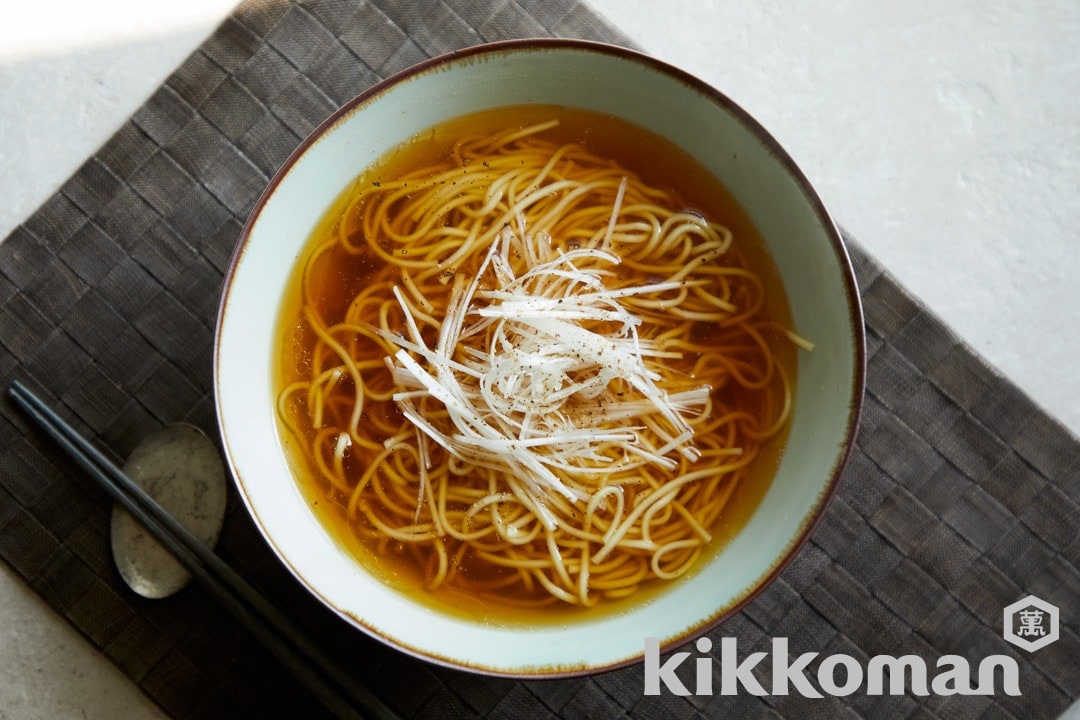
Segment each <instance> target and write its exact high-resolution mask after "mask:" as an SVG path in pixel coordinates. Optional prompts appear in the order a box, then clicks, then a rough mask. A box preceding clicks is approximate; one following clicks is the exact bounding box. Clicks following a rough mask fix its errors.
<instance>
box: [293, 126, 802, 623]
mask: <svg viewBox="0 0 1080 720" xmlns="http://www.w3.org/2000/svg"><path fill="white" fill-rule="evenodd" d="M543 110H544V109H543V108H536V109H532V110H528V111H526V110H521V111H519V115H518V116H513V117H514V119H515V120H516V122H510V123H508V124H507V127H508V128H509V129H504V130H494V131H490V132H489V131H487V130H486V128H485V130H484V131H482V132H469V129H470V128H473V127H482V126H484V124H485V123H484V122H482V121H481V120H483V118H475V119H474V121H473V122H471V123H469V122H458V123H454V124H451V125H450V126H448V128H444V129H443V130H442V131H440V132H432V133H431V134H430V136H425V137H421V138H418V139H417V140H415V141H414V142H413V143H411V144H410V146H409V147H406V148H404V149H402V150H401V151H399V153H398V154H397V155H396V156H392V157H390V158H388V159H387V160H384V161H383V162H382V163H381V164H380V165H378V166H377V167H376V168H374V169H372V170H371V171H368V172H366V173H365V174H364V175H363V176H361V177H360V178H359V179H358V180H357V181H356V182H355V183H354V185H353V186H352V187H351V188H350V189H349V190H348V191H347V192H346V193H345V194H344V195H343V196H342V198H341V199H340V200H339V202H338V203H337V204H336V205H335V207H334V210H333V211H332V212H331V214H330V215H329V216H328V218H327V220H326V222H324V223H323V226H322V227H321V229H320V232H318V233H316V234H315V236H314V238H313V239H312V241H311V244H310V247H309V249H308V251H307V252H306V254H305V255H304V256H303V257H302V259H301V261H300V263H299V265H298V270H297V272H296V280H295V284H296V292H295V298H294V302H293V303H291V305H290V306H289V307H290V309H289V310H288V311H287V312H286V313H285V318H284V321H283V325H282V326H283V328H284V330H283V334H284V338H283V361H282V368H283V369H282V373H281V375H282V378H281V383H282V385H281V387H280V388H279V393H278V414H279V417H280V420H281V423H282V424H283V426H284V435H285V437H286V442H287V444H288V445H289V447H290V454H291V456H293V457H294V459H295V458H297V457H299V458H301V460H300V461H299V462H297V463H296V464H297V465H298V466H299V467H300V470H299V471H298V472H299V474H301V475H306V476H307V477H308V480H309V481H310V483H311V484H312V486H313V487H316V488H318V491H317V492H316V493H315V494H314V495H313V497H315V498H316V500H315V502H318V498H323V499H324V500H326V501H329V502H327V503H324V504H328V505H330V506H332V509H330V510H326V511H325V512H324V513H323V516H324V517H327V518H332V519H331V520H328V522H332V523H338V524H340V525H341V526H342V527H344V528H346V530H345V534H347V535H349V536H350V537H351V538H352V539H353V540H354V541H355V545H356V547H358V548H359V550H358V553H359V554H360V555H361V556H365V557H366V559H365V558H362V559H363V561H364V563H365V565H367V566H368V567H382V568H383V570H382V574H384V575H385V576H387V577H390V578H399V579H400V578H402V577H411V578H413V579H414V581H415V582H416V584H419V585H422V587H423V588H424V590H425V591H426V592H432V593H439V592H451V593H455V594H459V595H469V596H473V597H478V598H482V599H484V600H485V601H492V602H497V603H508V604H512V605H522V606H548V605H574V606H582V607H591V606H593V605H595V604H597V603H599V602H605V601H615V600H618V599H619V598H625V597H628V596H631V595H633V594H634V593H636V592H637V591H638V590H639V589H640V588H642V587H643V586H647V585H650V584H653V583H658V582H663V581H669V580H672V579H675V578H678V577H680V576H682V575H684V574H686V573H688V572H690V571H691V569H692V568H693V567H694V566H695V564H696V563H697V562H698V561H699V559H700V558H701V557H702V555H703V553H706V552H707V551H708V550H709V548H710V547H711V546H712V545H713V544H714V543H713V537H714V533H716V531H717V528H718V527H719V526H720V525H721V524H722V523H721V519H722V518H723V516H725V513H726V507H728V505H729V501H730V500H731V498H732V496H733V493H735V492H736V490H737V489H739V488H740V486H741V485H743V484H746V483H748V482H750V479H749V478H751V476H752V475H753V473H754V471H753V470H752V468H753V467H754V465H755V460H756V459H758V457H759V455H760V454H761V453H762V450H763V447H764V446H765V445H766V444H767V443H769V442H770V441H771V440H772V439H774V438H777V437H780V436H782V435H783V432H784V429H785V426H786V423H787V420H788V418H789V416H790V412H791V397H792V383H793V381H794V377H793V376H792V375H793V370H792V367H793V365H792V364H791V363H790V362H787V363H785V362H781V361H780V360H779V359H778V358H780V356H781V355H783V352H781V351H778V350H777V347H778V346H780V345H785V346H786V347H787V348H788V349H790V348H791V346H792V343H795V344H800V345H804V346H808V343H806V341H803V340H801V339H800V338H799V337H798V336H797V335H795V334H794V333H792V332H789V331H788V330H787V329H786V327H785V326H784V325H782V324H780V323H778V322H777V321H775V320H774V319H773V318H774V315H775V313H773V312H770V310H769V302H768V298H767V295H768V292H767V289H768V288H773V287H775V285H770V283H768V282H766V281H765V280H763V278H762V277H761V276H760V275H759V273H758V272H757V271H755V270H754V269H753V268H752V267H751V266H750V264H749V263H748V262H747V256H746V252H744V245H745V243H746V242H747V241H745V240H744V239H743V238H740V237H736V236H735V234H734V233H733V232H732V230H731V229H729V227H728V226H726V225H724V224H721V223H720V222H718V221H717V220H715V219H713V218H712V217H709V216H707V215H706V214H703V213H702V211H701V210H698V209H696V208H692V207H690V206H688V205H687V203H686V201H685V200H684V199H682V197H681V196H680V195H679V194H678V193H677V192H676V191H675V190H673V189H669V188H665V187H662V186H661V185H659V184H650V183H649V182H646V181H644V180H643V179H642V177H641V176H639V174H638V173H637V172H635V171H633V170H632V169H630V168H629V167H627V166H625V165H624V164H623V163H621V162H619V161H616V160H614V159H612V157H610V156H608V155H605V154H600V153H599V152H597V151H596V150H594V149H592V148H591V147H590V146H589V145H588V143H587V142H584V141H582V140H581V138H580V137H579V138H577V139H574V138H568V137H567V135H568V134H571V135H572V134H573V133H570V132H569V130H568V127H567V126H568V125H569V126H571V127H579V126H584V127H589V126H590V123H594V122H598V119H597V118H598V117H599V116H596V117H593V116H591V115H590V114H585V113H570V114H568V113H567V112H566V111H563V112H561V113H557V112H555V111H552V113H551V114H553V115H555V116H556V118H555V119H551V120H535V121H533V120H532V118H533V117H534V116H537V115H542V113H543ZM489 115H491V114H490V113H489ZM494 117H496V118H497V117H498V115H497V114H496V115H495V116H494ZM491 123H492V120H491V117H488V118H487V125H488V126H490V125H491ZM578 135H579V136H581V135H586V136H587V135H588V133H587V132H584V133H582V132H578ZM775 304H776V303H775V302H774V303H773V305H775ZM758 474H762V473H760V472H759V473H758ZM767 480H768V478H765V482H766V483H767ZM759 494H760V493H759ZM333 518H336V519H333ZM387 568H389V569H387Z"/></svg>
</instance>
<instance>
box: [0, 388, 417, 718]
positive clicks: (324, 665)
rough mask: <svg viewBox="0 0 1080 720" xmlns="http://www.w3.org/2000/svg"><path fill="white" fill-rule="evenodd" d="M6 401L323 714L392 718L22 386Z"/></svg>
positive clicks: (178, 524) (375, 700)
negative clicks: (245, 632)
mask: <svg viewBox="0 0 1080 720" xmlns="http://www.w3.org/2000/svg"><path fill="white" fill-rule="evenodd" d="M8 394H9V395H10V396H11V398H12V400H14V401H15V403H16V404H17V405H19V407H21V408H22V409H23V410H24V411H25V412H26V413H27V414H28V415H29V416H30V417H31V419H33V420H34V421H35V422H36V423H37V424H38V425H39V426H41V428H42V429H43V430H44V431H45V432H46V433H47V434H48V435H49V436H50V437H51V438H52V439H53V440H54V441H55V442H56V443H57V444H58V445H60V447H61V448H63V450H64V451H65V452H66V453H67V454H68V456H70V457H71V458H72V459H73V460H74V461H75V462H76V463H77V464H78V465H79V466H80V467H81V468H82V469H83V470H85V471H86V472H87V473H88V474H89V475H90V476H91V477H92V478H93V479H94V480H95V481H97V482H98V484H100V485H101V486H102V488H104V489H105V491H106V492H107V493H108V494H109V495H110V496H111V497H112V498H113V500H115V501H116V502H117V503H119V504H120V505H121V506H122V507H123V508H124V509H125V510H127V511H128V512H129V513H131V515H132V516H133V517H134V518H135V519H136V520H138V521H139V522H140V523H142V524H143V525H144V526H145V527H146V529H147V530H148V531H150V533H151V534H152V535H153V536H154V537H155V538H157V539H158V541H159V542H160V543H161V544H162V545H163V546H164V547H165V548H166V549H168V550H169V552H170V553H171V554H172V555H173V556H175V557H176V559H177V560H178V561H179V562H180V563H181V564H182V565H183V566H184V568H185V569H186V570H187V571H188V572H189V573H191V575H192V577H194V578H195V579H196V580H198V581H199V582H200V583H202V584H203V586H204V587H206V589H207V590H208V591H209V592H210V593H211V594H212V595H213V596H214V597H215V598H217V600H218V601H219V602H221V604H222V605H224V606H225V608H226V609H227V610H229V611H230V612H231V613H232V614H233V615H234V616H235V617H236V619H237V620H239V621H240V622H241V623H242V624H243V625H244V626H245V627H247V629H248V630H249V631H250V632H251V633H252V634H253V635H254V636H255V637H256V638H257V639H258V640H259V641H260V642H262V643H263V645H264V646H266V648H267V649H268V650H269V651H270V652H272V653H273V654H274V655H275V656H276V657H277V659H278V660H279V661H280V662H281V663H282V665H284V666H285V667H286V668H288V669H289V670H290V671H291V672H292V673H293V674H294V675H295V676H296V677H297V679H299V680H300V681H301V682H303V683H304V684H305V685H306V686H307V687H308V689H309V690H311V692H312V693H313V694H314V695H315V696H316V697H317V698H318V699H319V700H320V701H322V703H323V704H324V705H325V706H326V707H327V708H328V709H329V710H330V711H332V712H333V713H334V714H336V715H337V716H338V717H341V718H365V717H371V718H396V717H397V715H395V714H394V713H393V712H392V711H391V710H390V709H389V708H388V707H386V705H384V704H383V703H382V701H380V700H379V699H378V698H377V697H375V696H374V695H373V694H372V693H371V692H370V691H369V690H367V689H366V688H364V687H363V686H361V685H359V684H357V683H356V682H354V681H353V680H352V678H350V677H349V676H347V675H346V674H345V673H343V672H342V671H341V669H340V668H338V667H337V666H336V665H335V664H334V663H333V662H332V661H331V660H330V659H329V658H327V657H326V656H325V655H324V654H323V653H322V652H321V651H320V650H319V649H318V647H316V646H315V645H314V644H313V643H312V642H311V640H309V639H308V638H307V637H306V636H305V635H304V634H303V632H302V631H301V630H300V629H299V628H298V627H296V626H295V625H294V624H293V623H292V622H291V621H290V620H289V619H288V618H287V617H285V616H284V615H283V614H282V613H281V612H280V611H279V610H278V609H277V608H276V607H274V606H273V605H272V604H271V603H270V602H269V601H268V600H267V599H266V598H264V597H263V596H262V595H261V594H259V592H258V591H257V590H255V588H253V587H252V586H251V585H249V584H248V583H247V582H246V581H245V580H244V579H243V578H241V577H240V576H239V575H238V574H237V573H236V571H235V570H233V569H232V568H231V567H229V565H228V564H226V563H225V561H223V560H222V559H221V558H219V557H218V556H217V555H215V554H214V553H213V552H212V551H211V550H210V549H209V548H208V547H207V546H206V545H205V544H204V543H202V542H201V541H199V540H198V539H197V538H196V537H195V536H193V535H192V534H191V533H190V532H189V531H188V530H187V529H186V528H185V527H184V526H183V525H181V524H180V523H179V522H177V521H176V519H175V518H173V517H172V516H171V515H169V514H168V513H167V512H166V511H165V510H164V509H163V508H162V507H161V506H160V505H159V504H158V503H157V502H156V501H155V500H154V499H153V498H151V497H150V496H149V495H147V494H146V493H145V492H144V491H143V490H142V488H140V487H139V486H138V485H136V484H135V483H134V482H133V481H132V480H131V479H130V478H128V477H127V476H126V475H125V474H124V473H123V471H122V470H120V468H118V467H116V465H115V464H114V463H113V462H112V461H110V460H109V459H108V458H107V457H106V456H105V455H103V454H102V453H101V452H100V451H99V450H98V449H97V448H95V447H94V446H93V445H91V444H90V442H89V441H87V440H86V439H85V438H84V437H82V436H81V435H80V434H79V433H78V432H76V431H75V429H74V428H72V427H71V426H70V425H68V424H67V423H66V422H65V421H64V420H63V419H62V418H60V416H59V415H57V414H56V413H55V412H54V411H53V410H52V409H51V408H49V407H48V406H47V405H46V404H45V403H44V402H42V401H41V399H40V398H38V397H37V396H36V395H34V393H33V392H31V391H30V390H29V389H28V388H27V387H26V386H25V385H23V384H22V383H20V382H19V381H15V382H13V383H12V385H11V388H10V389H9V390H8Z"/></svg>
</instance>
